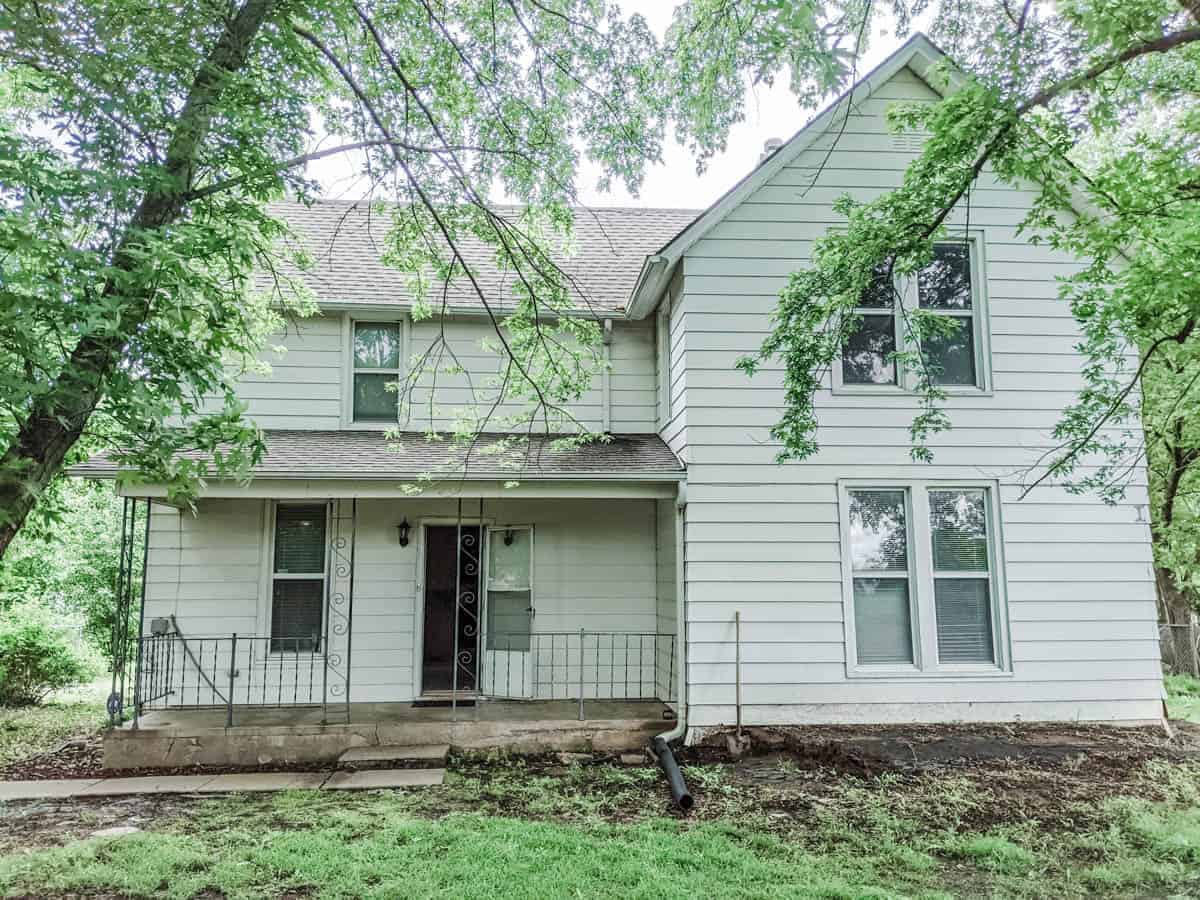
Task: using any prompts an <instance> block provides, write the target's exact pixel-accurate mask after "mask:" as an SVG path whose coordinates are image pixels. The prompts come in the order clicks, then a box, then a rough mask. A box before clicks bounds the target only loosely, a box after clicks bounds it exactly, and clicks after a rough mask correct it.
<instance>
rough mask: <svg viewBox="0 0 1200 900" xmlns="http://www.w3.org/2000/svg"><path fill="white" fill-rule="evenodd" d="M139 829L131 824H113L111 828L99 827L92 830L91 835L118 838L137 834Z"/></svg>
mask: <svg viewBox="0 0 1200 900" xmlns="http://www.w3.org/2000/svg"><path fill="white" fill-rule="evenodd" d="M141 830H142V829H140V828H135V827H134V826H132V825H114V826H113V827H112V828H101V829H100V830H99V831H93V832H92V834H91V836H92V837H94V838H119V837H126V836H128V835H131V834H137V833H138V832H140V831H141Z"/></svg>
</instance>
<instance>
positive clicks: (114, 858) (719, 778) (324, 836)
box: [0, 757, 1200, 898]
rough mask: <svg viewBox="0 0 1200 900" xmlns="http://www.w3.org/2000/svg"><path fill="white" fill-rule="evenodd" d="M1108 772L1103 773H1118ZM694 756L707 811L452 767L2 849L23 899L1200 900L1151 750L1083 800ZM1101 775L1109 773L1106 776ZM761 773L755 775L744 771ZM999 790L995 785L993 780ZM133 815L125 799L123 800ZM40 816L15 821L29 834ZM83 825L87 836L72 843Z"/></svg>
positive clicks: (637, 787) (1197, 775) (1179, 770)
mask: <svg viewBox="0 0 1200 900" xmlns="http://www.w3.org/2000/svg"><path fill="white" fill-rule="evenodd" d="M1108 762H1109V763H1111V760H1109V761H1108ZM764 764H765V763H763V762H760V763H756V766H747V767H739V766H736V765H714V764H706V765H694V766H691V767H689V768H688V769H687V777H688V779H689V782H690V783H691V784H692V785H693V787H694V789H695V791H696V793H697V795H698V807H697V814H696V815H694V816H692V817H691V818H689V819H681V818H677V817H675V816H673V815H671V814H670V811H669V809H668V806H667V798H666V794H665V791H664V789H663V787H662V782H661V776H660V774H659V773H658V771H657V770H656V769H654V768H652V767H644V768H626V767H622V766H618V765H607V764H606V765H589V766H583V767H580V766H570V767H563V766H555V765H549V764H547V763H546V762H545V761H543V762H542V763H538V764H529V763H526V762H525V761H522V760H520V759H506V758H503V757H492V758H488V759H481V758H458V759H455V760H453V761H452V766H451V770H450V772H449V773H448V780H447V784H446V785H444V786H443V787H440V788H431V789H422V790H415V791H408V792H372V793H365V794H342V793H336V792H292V793H285V794H275V795H258V796H233V797H226V798H220V799H207V800H201V799H195V800H193V799H189V798H173V799H167V800H158V801H154V803H157V804H158V805H154V803H152V802H151V801H149V800H143V801H138V804H140V805H132V806H127V807H126V808H125V812H124V813H123V814H124V815H131V818H132V820H133V821H136V822H137V823H138V825H139V827H140V828H141V829H142V830H141V831H139V832H137V833H134V834H130V835H127V836H123V837H117V838H96V837H93V838H86V837H84V838H83V839H77V836H78V837H83V836H84V835H86V833H87V829H89V828H91V829H95V828H96V827H98V826H99V825H101V824H107V823H109V822H110V821H112V820H111V819H103V818H102V817H103V815H104V814H106V813H107V812H108V811H110V810H111V807H112V806H113V803H112V801H107V802H106V803H105V804H99V803H98V804H97V805H95V806H91V807H87V806H85V805H82V804H79V802H78V801H76V805H75V806H74V807H71V808H69V809H67V815H68V816H69V815H75V816H76V818H78V819H79V821H78V822H75V823H74V824H73V825H72V824H64V819H63V818H62V816H63V815H64V813H63V810H62V809H59V810H58V812H56V813H53V815H55V816H58V818H56V819H52V821H53V823H54V825H53V827H54V833H53V834H50V835H46V834H42V835H40V836H39V835H36V834H35V833H34V832H30V835H31V837H30V839H29V841H28V842H27V843H26V846H24V847H23V848H21V849H20V850H17V851H16V852H13V853H11V854H10V855H7V856H4V857H0V885H5V886H7V890H8V892H9V894H10V895H22V894H28V895H34V896H47V895H49V896H76V895H80V894H83V895H88V896H92V895H100V896H109V895H117V896H122V897H126V896H128V897H180V898H185V897H189V898H190V897H197V896H206V897H207V896H228V897H278V896H315V897H321V898H352V897H397V896H405V897H472V898H475V897H521V898H525V897H602V898H603V897H614V898H615V897H654V898H673V897H679V898H685V897H686V898H692V897H696V896H721V897H824V898H830V897H847V898H849V897H856V898H857V897H903V896H910V897H978V896H997V897H1045V896H1059V897H1083V896H1114V897H1115V896H1130V895H1131V894H1146V893H1153V894H1156V895H1162V896H1171V895H1178V896H1188V895H1195V894H1196V893H1197V892H1200V764H1197V763H1188V762H1173V763H1172V762H1165V761H1163V760H1157V759H1151V760H1149V761H1145V762H1143V763H1141V764H1139V765H1137V766H1135V767H1134V768H1133V769H1132V770H1131V771H1129V772H1128V773H1125V774H1124V775H1122V776H1118V780H1119V781H1120V782H1121V784H1120V787H1119V789H1114V790H1109V791H1108V795H1107V797H1106V798H1105V799H1102V800H1094V799H1093V800H1089V801H1084V800H1081V799H1078V798H1080V797H1085V796H1092V795H1091V794H1090V793H1089V792H1090V791H1093V790H1094V789H1095V784H1096V778H1095V777H1093V776H1092V775H1089V774H1088V773H1087V772H1085V771H1084V770H1083V766H1085V765H1087V763H1072V762H1068V763H1067V764H1066V765H1065V767H1064V768H1062V769H1061V770H1059V771H1057V772H1049V771H1047V772H1044V773H1042V774H1043V775H1045V776H1046V777H1045V778H1040V777H1039V778H1032V779H1028V780H1026V781H1025V782H1023V787H1022V789H1021V790H1022V793H1023V794H1024V795H1028V794H1029V792H1030V791H1038V792H1041V794H1043V795H1044V796H1043V797H1042V798H1041V800H1039V801H1037V802H1031V799H1030V797H1029V796H1022V797H1020V798H1018V797H1016V796H1012V797H1008V792H1009V790H1010V787H1011V786H1012V785H1014V784H1015V783H1016V781H1015V780H1016V779H1019V778H1025V776H1026V774H1027V773H1025V772H1024V770H1020V769H1014V768H1012V767H1008V766H1002V767H1000V768H997V769H994V770H992V771H988V772H982V771H980V772H971V773H969V774H964V773H960V772H954V771H946V772H935V773H924V774H911V775H903V774H896V773H884V774H881V775H878V776H876V777H870V778H860V777H853V776H850V775H848V774H845V773H839V772H837V771H833V770H824V769H819V768H818V769H804V768H801V767H799V766H798V765H797V764H796V763H794V762H792V761H789V760H787V759H779V760H775V761H772V762H771V765H772V766H774V769H773V771H774V773H775V776H778V777H780V778H782V779H783V780H781V781H780V780H777V779H776V778H774V777H773V778H772V779H770V780H768V781H767V782H765V783H764V782H761V781H760V779H759V778H758V777H757V775H756V774H755V773H761V771H762V767H763V765H764ZM1107 764H1108V763H1102V764H1101V765H1107ZM751 776H753V777H751ZM989 783H991V784H993V786H994V785H996V784H997V783H1001V784H1002V786H1000V787H998V788H997V789H996V790H989V788H988V784H989ZM125 803H126V804H130V803H133V801H125ZM42 814H43V813H33V812H31V813H29V814H28V815H27V816H26V817H25V818H21V817H13V818H11V819H10V823H11V826H12V827H13V829H14V830H16V831H20V830H22V829H25V828H27V827H28V826H29V825H30V823H31V822H32V821H33V820H35V819H36V817H37V815H42ZM81 829H82V830H81Z"/></svg>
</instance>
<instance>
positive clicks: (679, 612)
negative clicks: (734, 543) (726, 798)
mask: <svg viewBox="0 0 1200 900" xmlns="http://www.w3.org/2000/svg"><path fill="white" fill-rule="evenodd" d="M686 513H687V482H686V481H682V482H680V483H679V488H678V492H677V494H676V495H675V644H676V647H677V652H676V654H675V670H676V675H675V684H676V691H677V697H676V701H675V727H674V728H671V729H670V730H669V731H664V732H663V733H662V734H659V735H655V737H654V739H653V740H652V741H651V742H650V752H651V753H652V754H653V755H654V758H655V759H657V760H658V765H659V767H660V768H661V769H662V770H663V774H664V775H666V777H667V784H668V786H669V787H670V788H671V799H673V800H674V801H675V805H676V806H678V807H679V808H680V809H682V810H683V811H684V812H687V811H688V810H689V809H691V808H692V806H693V805H694V803H695V801H694V800H693V799H692V795H691V792H690V791H688V789H687V785H686V784H685V783H684V781H683V773H682V772H680V771H679V764H678V763H677V762H676V761H675V754H674V752H672V750H671V746H670V745H671V744H672V743H673V742H675V741H678V740H680V739H681V738H682V737H683V736H684V735H686V734H687V712H688V707H687V687H688V686H687V602H686V601H687V587H686V585H685V583H684V576H685V573H686V569H685V567H684V559H683V553H684V540H683V526H684V521H685V518H686Z"/></svg>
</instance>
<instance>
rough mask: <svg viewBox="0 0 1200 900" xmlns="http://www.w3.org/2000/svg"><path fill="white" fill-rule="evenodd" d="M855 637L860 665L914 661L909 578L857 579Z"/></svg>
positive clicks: (855, 586) (855, 588)
mask: <svg viewBox="0 0 1200 900" xmlns="http://www.w3.org/2000/svg"><path fill="white" fill-rule="evenodd" d="M854 640H855V645H856V646H857V648H858V662H859V663H860V664H861V665H884V664H889V663H890V664H893V665H895V664H910V665H911V663H912V661H913V651H912V619H911V617H910V614H909V609H908V581H907V579H903V578H855V579H854Z"/></svg>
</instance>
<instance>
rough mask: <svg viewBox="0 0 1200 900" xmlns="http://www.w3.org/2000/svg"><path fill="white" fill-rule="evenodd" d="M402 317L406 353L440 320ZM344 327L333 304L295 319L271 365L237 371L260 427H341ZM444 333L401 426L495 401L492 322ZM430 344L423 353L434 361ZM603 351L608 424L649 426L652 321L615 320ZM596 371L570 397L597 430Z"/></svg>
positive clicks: (600, 419) (451, 325)
mask: <svg viewBox="0 0 1200 900" xmlns="http://www.w3.org/2000/svg"><path fill="white" fill-rule="evenodd" d="M371 318H373V317H366V319H365V320H367V319H371ZM374 318H379V317H378V316H376V317H374ZM403 327H404V329H405V334H404V343H405V344H406V346H407V348H408V352H409V354H410V357H411V358H412V359H416V358H418V357H421V356H423V355H425V354H426V352H427V351H429V350H430V348H431V347H433V346H434V345H435V342H436V341H437V340H438V337H439V333H440V331H441V330H442V328H441V325H440V323H439V322H438V321H437V320H436V319H429V320H425V321H422V322H416V323H406V324H405V325H404V326H403ZM347 331H348V328H347V330H344V325H343V316H342V315H341V314H340V313H336V312H327V313H324V314H319V315H316V316H313V317H310V318H307V319H302V320H299V321H298V322H296V323H295V324H294V325H291V326H289V327H288V329H287V330H286V332H284V333H282V334H278V335H275V336H273V337H272V338H271V339H270V341H269V344H270V347H269V348H268V349H267V350H264V351H263V353H262V354H261V355H260V358H261V359H262V360H263V361H264V362H266V363H268V364H269V365H270V367H271V371H270V372H269V373H268V374H258V373H254V374H248V375H245V376H244V377H242V379H241V380H240V385H239V389H238V395H239V397H240V398H241V399H243V400H244V401H245V402H246V403H247V404H248V405H249V411H248V415H249V417H250V418H252V419H254V420H255V421H256V422H258V424H259V425H261V426H262V427H264V428H267V429H285V428H296V429H337V428H340V427H342V426H343V424H344V418H343V416H344V415H348V410H343V405H344V404H345V403H346V401H345V400H344V399H343V396H344V394H345V393H346V390H347V389H346V381H347V379H348V369H347V366H348V360H347V356H348V351H347V349H346V348H347V346H348V342H347V338H346V335H347ZM445 338H446V349H445V350H444V351H442V352H441V366H440V371H439V372H438V374H436V376H435V375H434V374H433V371H426V372H424V373H423V374H421V375H420V377H418V378H417V379H416V381H415V383H414V385H413V389H412V392H411V400H412V403H411V412H410V415H409V417H408V419H407V421H405V422H403V423H402V427H403V428H405V429H406V430H411V431H423V430H425V429H427V428H428V427H430V426H433V427H436V428H446V427H448V426H450V425H451V424H452V423H453V422H454V421H455V420H456V418H459V417H461V416H462V415H463V414H464V413H470V412H472V411H473V410H480V411H482V410H487V409H489V408H490V407H491V405H492V403H493V402H494V398H495V396H496V392H497V385H498V377H499V376H500V375H501V374H502V362H503V357H502V356H500V355H499V354H497V353H496V352H494V351H492V350H490V349H486V348H485V346H484V345H483V342H484V341H490V343H491V344H492V345H495V344H496V335H495V332H494V331H493V329H492V326H491V325H490V323H488V322H486V321H484V320H482V319H478V318H452V319H449V320H447V322H446V324H445ZM277 347H278V348H283V349H282V351H280V350H277V349H275V348H277ZM436 352H438V351H434V352H431V353H430V354H429V355H428V356H427V357H426V358H427V359H429V360H431V361H432V360H433V359H435V358H436V357H435V353H436ZM609 352H610V359H611V366H612V368H611V370H610V372H609V374H608V375H607V380H608V395H609V404H610V408H609V418H608V421H609V430H610V431H612V432H615V433H623V432H632V433H647V432H653V431H655V427H656V424H655V423H656V415H657V396H656V394H657V381H656V377H655V368H654V365H655V360H654V327H653V322H651V321H639V322H615V323H614V325H613V329H612V343H611V346H610V348H609ZM459 366H461V368H462V369H464V370H465V371H464V372H463V373H461V374H457V373H456V374H447V372H446V371H445V370H447V369H449V368H451V367H459ZM432 368H433V366H432V365H430V369H431V370H432ZM604 380H605V379H604V378H603V377H602V376H601V375H600V374H597V375H596V376H595V377H594V378H593V380H592V385H591V387H590V389H589V390H588V391H587V392H586V393H585V394H584V396H583V397H582V398H580V400H579V401H578V402H577V403H574V404H572V405H571V406H570V409H571V412H572V414H573V415H574V416H575V417H576V418H578V419H579V421H580V422H581V423H583V424H584V425H586V426H587V427H588V428H592V429H596V430H600V429H601V428H603V427H604V423H605V416H604V407H603V404H604V397H605V390H604V384H603V382H604ZM523 410H524V407H523V406H521V405H514V404H506V405H505V406H502V407H500V408H498V409H497V410H496V411H495V413H494V417H493V419H492V420H491V422H490V423H489V425H488V429H489V430H493V431H495V430H505V428H504V425H503V422H502V420H503V419H504V418H505V417H506V416H511V415H513V414H517V413H520V412H522V411H523Z"/></svg>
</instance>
